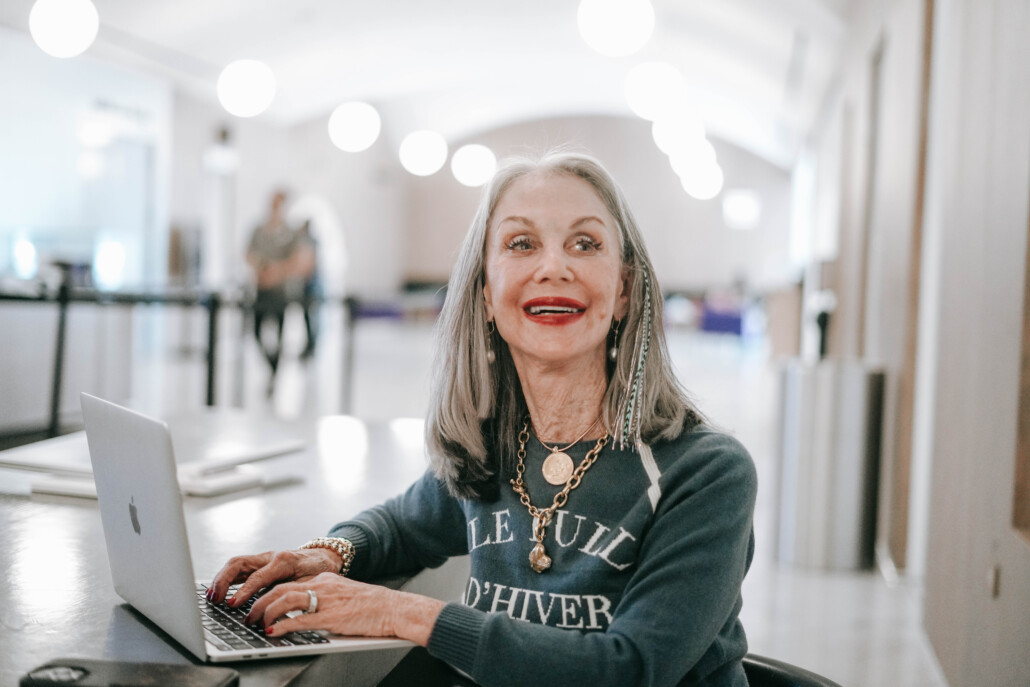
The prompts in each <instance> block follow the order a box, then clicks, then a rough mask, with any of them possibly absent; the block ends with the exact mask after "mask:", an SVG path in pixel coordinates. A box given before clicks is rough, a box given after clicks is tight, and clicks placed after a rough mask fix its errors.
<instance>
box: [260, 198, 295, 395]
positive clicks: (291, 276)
mask: <svg viewBox="0 0 1030 687" xmlns="http://www.w3.org/2000/svg"><path fill="white" fill-rule="evenodd" d="M286 201H287V193H286V191H284V190H278V191H276V192H275V193H273V194H272V200H271V204H270V207H269V213H268V217H267V219H265V221H264V222H262V223H261V224H260V225H258V226H257V228H255V229H254V232H253V233H252V234H251V237H250V243H249V244H248V245H247V263H248V264H249V265H250V266H251V268H252V269H253V270H254V279H255V286H256V293H255V297H254V337H255V338H256V339H257V343H258V347H259V348H260V349H261V353H262V354H263V355H264V357H265V360H267V361H268V366H269V368H270V370H271V374H270V376H269V380H268V394H269V395H271V393H272V391H273V390H274V389H275V377H276V373H277V372H278V369H279V360H280V357H281V356H282V345H283V326H284V324H285V321H286V306H287V305H289V303H290V302H291V301H294V300H298V299H299V297H300V294H301V292H302V290H303V278H302V277H301V276H299V270H298V267H297V262H298V257H299V255H300V254H299V253H298V246H299V245H300V244H301V239H300V234H299V232H298V230H297V229H295V228H294V227H291V226H290V225H289V224H287V222H286ZM268 323H270V324H271V325H272V336H271V340H269V337H268V335H267V334H266V333H265V329H266V327H265V325H266V324H268Z"/></svg>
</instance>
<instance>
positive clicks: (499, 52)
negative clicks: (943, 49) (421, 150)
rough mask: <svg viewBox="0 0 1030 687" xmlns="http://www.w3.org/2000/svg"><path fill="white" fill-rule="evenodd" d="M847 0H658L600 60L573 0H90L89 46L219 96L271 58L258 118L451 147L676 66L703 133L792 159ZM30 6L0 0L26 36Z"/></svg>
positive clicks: (833, 52)
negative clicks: (442, 141)
mask: <svg viewBox="0 0 1030 687" xmlns="http://www.w3.org/2000/svg"><path fill="white" fill-rule="evenodd" d="M851 2H853V0H652V3H653V5H654V8H655V15H656V30H655V34H654V36H653V37H652V39H651V40H650V42H649V43H648V44H647V46H645V47H644V49H643V50H641V51H640V52H639V53H637V54H635V55H633V56H631V57H625V58H607V57H603V56H600V55H598V54H596V53H594V52H593V51H592V50H591V49H590V48H589V47H588V46H587V45H586V44H585V43H584V42H583V41H582V39H581V38H580V37H579V34H578V30H577V27H576V8H577V4H578V3H577V2H575V1H573V0H521V2H517V3H516V2H504V3H502V2H499V1H497V0H379V1H378V2H367V1H366V2H354V1H352V0H347V1H342V0H336V1H331V0H290V1H285V0H174V1H162V0H94V3H95V4H96V6H97V9H98V11H99V14H100V22H101V26H100V33H99V36H98V38H97V42H96V43H95V44H94V46H93V47H91V48H90V54H94V55H96V56H98V57H103V58H106V59H110V60H113V61H116V62H119V63H123V64H128V65H131V66H134V67H136V68H140V69H143V70H146V71H148V72H152V73H155V74H158V75H161V76H163V77H167V78H170V79H171V80H173V81H174V83H175V84H176V85H177V87H178V88H181V89H183V90H184V91H187V92H189V93H191V94H194V95H197V96H199V97H204V98H210V99H212V100H213V99H215V83H216V80H217V78H218V74H219V72H220V71H221V69H222V67H224V66H225V65H226V64H228V63H229V62H231V61H232V60H235V59H239V58H244V57H246V58H254V59H259V60H262V61H264V62H266V63H267V64H268V65H269V66H270V67H271V68H272V70H273V71H274V73H275V75H276V79H277V83H278V90H277V92H276V97H275V101H274V103H273V104H272V106H271V108H270V109H269V110H268V111H267V112H266V113H264V114H263V115H261V118H263V119H264V120H266V121H268V122H270V123H276V124H281V125H290V124H295V123H299V122H302V121H307V120H310V119H312V118H316V117H325V116H328V113H329V112H330V111H331V110H332V108H333V107H335V106H336V105H337V104H339V103H340V102H343V101H345V100H351V99H361V100H367V101H369V102H372V103H373V104H376V105H378V106H380V107H381V108H382V109H383V111H384V113H385V115H386V119H387V121H386V124H387V126H390V127H395V128H396V130H397V131H405V130H411V129H415V128H432V129H436V130H438V131H440V132H441V133H442V134H444V136H446V137H447V138H449V139H451V140H458V139H465V138H468V137H470V136H474V135H475V133H476V132H478V131H482V130H486V129H490V128H493V127H495V126H498V125H504V124H509V123H513V122H516V121H520V120H525V119H535V118H539V117H550V116H561V115H569V114H591V113H596V114H625V115H630V114H631V113H630V110H629V108H628V106H627V105H626V102H625V98H624V96H623V94H622V82H623V79H624V76H625V74H626V72H627V71H628V70H629V69H630V68H631V67H632V66H633V65H635V64H637V63H638V62H643V61H650V60H663V61H667V62H670V63H672V64H673V65H675V66H676V67H678V68H679V69H680V71H681V72H682V73H683V74H684V76H685V77H686V78H687V80H688V83H689V84H690V88H691V92H692V93H693V94H694V95H695V96H696V102H697V105H698V107H699V109H700V111H701V112H702V114H703V116H704V118H705V124H706V126H707V128H708V131H709V134H710V135H712V136H718V137H721V138H724V139H726V140H729V141H731V142H733V143H736V144H737V145H740V146H742V147H744V148H746V149H749V150H751V151H752V152H755V153H757V154H759V155H761V156H763V157H765V158H767V159H769V160H770V161H772V162H774V163H776V164H778V165H780V166H782V167H785V168H787V167H790V166H791V164H792V162H793V159H794V156H795V153H796V150H797V146H798V143H799V141H800V140H801V139H802V137H803V136H804V134H805V132H806V131H808V130H810V128H811V127H812V125H813V123H814V122H815V120H816V118H817V117H818V114H819V111H820V107H821V105H822V103H823V102H824V100H825V97H826V93H827V91H828V89H830V88H831V87H832V82H833V78H834V75H835V71H836V69H837V65H838V61H839V50H840V47H841V45H842V43H843V39H844V34H845V30H846V22H847V16H848V6H849V5H850V4H851ZM31 6H32V1H31V0H4V2H2V3H0V24H3V25H6V26H8V27H11V28H14V29H17V30H21V31H25V32H26V33H27V32H28V14H29V10H30V9H31Z"/></svg>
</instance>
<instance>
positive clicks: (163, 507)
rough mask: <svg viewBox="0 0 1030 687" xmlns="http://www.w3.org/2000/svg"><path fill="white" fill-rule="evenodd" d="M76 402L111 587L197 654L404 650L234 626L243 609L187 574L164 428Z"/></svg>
mask: <svg viewBox="0 0 1030 687" xmlns="http://www.w3.org/2000/svg"><path fill="white" fill-rule="evenodd" d="M81 403H82V415H83V420H84V422H85V425H86V439H87V442H88V444H89V454H90V460H91V462H92V464H93V478H94V481H95V483H96V490H97V500H98V502H99V506H100V518H101V521H102V522H103V527H104V538H105V540H106V542H107V556H108V560H109V561H110V565H111V577H112V579H113V581H114V588H115V591H116V592H117V593H118V595H119V596H121V597H122V598H123V599H125V600H126V601H127V602H128V603H129V604H131V605H132V606H133V607H134V608H135V609H136V610H137V611H139V612H140V613H142V614H143V615H145V616H146V617H147V618H149V619H150V620H151V621H152V622H154V623H155V624H156V625H158V626H159V627H160V628H161V629H162V630H164V631H165V632H167V633H168V634H169V635H171V636H172V637H173V638H174V639H175V640H176V641H177V642H179V643H180V644H182V645H183V646H184V647H185V648H186V649H188V650H189V651H190V653H192V654H193V655H194V656H196V657H197V658H198V659H200V660H202V661H206V662H210V663H219V662H223V661H241V660H246V659H265V658H280V657H285V656H298V655H305V654H322V653H329V652H336V651H369V650H378V649H395V648H403V647H412V646H414V645H413V644H412V643H411V642H408V641H406V640H402V639H382V638H373V637H341V636H339V635H333V634H329V633H326V632H303V633H297V632H295V633H291V634H287V635H285V636H284V637H282V638H279V637H267V638H266V637H264V635H263V634H262V633H259V632H256V631H253V630H252V629H251V628H247V627H246V626H245V625H244V624H243V623H242V622H239V621H240V620H241V619H242V616H243V615H244V611H241V610H233V609H230V608H229V607H228V606H225V605H224V604H219V605H217V606H215V605H213V604H211V603H210V602H208V601H207V599H206V598H205V596H204V593H205V592H206V587H205V586H204V584H203V583H202V582H198V581H196V580H195V578H194V574H193V562H192V560H191V558H190V547H189V541H188V539H187V536H186V520H185V517H184V516H183V510H182V496H181V494H180V491H179V484H178V481H177V479H176V465H175V456H174V454H173V452H172V438H171V434H170V433H169V431H168V425H167V424H165V423H164V422H161V421H159V420H155V419H153V418H150V417H147V416H145V415H142V414H140V413H137V412H135V411H133V410H130V409H128V408H123V407H121V406H119V405H116V404H114V403H111V402H109V401H105V400H103V399H100V398H97V397H95V396H91V395H89V394H86V393H83V394H81ZM280 640H284V641H280Z"/></svg>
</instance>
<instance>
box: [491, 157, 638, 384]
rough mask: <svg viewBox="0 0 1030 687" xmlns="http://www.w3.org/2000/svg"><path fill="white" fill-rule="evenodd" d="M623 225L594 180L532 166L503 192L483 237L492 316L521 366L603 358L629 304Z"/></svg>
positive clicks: (592, 362) (594, 362)
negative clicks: (614, 324)
mask: <svg viewBox="0 0 1030 687" xmlns="http://www.w3.org/2000/svg"><path fill="white" fill-rule="evenodd" d="M626 281H627V280H626V274H625V270H624V269H623V266H622V256H621V251H620V248H619V238H618V228H617V227H616V224H615V220H614V218H613V217H612V216H611V215H610V214H609V212H608V210H607V208H606V207H605V205H604V203H603V202H602V201H601V198H600V197H599V196H598V195H597V193H596V192H595V191H594V188H593V186H591V185H590V184H589V183H587V182H586V181H584V180H583V179H580V178H578V177H575V176H569V175H565V174H556V173H553V172H532V173H530V174H527V175H525V176H522V177H520V178H519V179H517V180H516V181H515V182H513V183H512V184H511V186H509V187H508V189H507V190H506V191H505V192H504V194H503V195H502V196H501V198H500V200H499V201H498V203H497V206H496V208H495V209H494V212H493V216H492V217H491V219H490V226H489V227H488V228H487V239H486V283H485V286H484V294H485V296H486V307H487V317H488V318H490V319H492V320H493V321H494V322H495V323H496V325H497V331H498V333H499V334H500V335H501V337H502V338H503V339H504V340H505V341H506V342H507V344H508V347H509V348H510V350H511V353H512V357H513V358H514V359H515V362H516V364H519V363H520V362H527V361H528V360H535V361H538V362H543V363H557V364H564V363H577V362H579V363H582V362H585V363H587V364H597V363H601V364H603V363H604V356H605V347H606V341H607V335H608V330H609V327H610V326H611V321H612V318H613V317H615V318H616V319H622V317H623V316H624V315H625V313H626V309H627V305H628V300H629V299H628V288H627V284H626Z"/></svg>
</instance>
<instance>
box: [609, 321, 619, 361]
mask: <svg viewBox="0 0 1030 687" xmlns="http://www.w3.org/2000/svg"><path fill="white" fill-rule="evenodd" d="M620 324H622V323H621V322H620V321H619V320H614V319H613V320H612V331H613V332H614V334H613V335H612V347H611V348H610V349H608V359H609V360H611V361H612V362H615V359H616V358H618V357H619V325H620Z"/></svg>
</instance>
